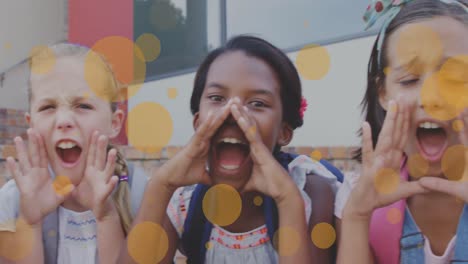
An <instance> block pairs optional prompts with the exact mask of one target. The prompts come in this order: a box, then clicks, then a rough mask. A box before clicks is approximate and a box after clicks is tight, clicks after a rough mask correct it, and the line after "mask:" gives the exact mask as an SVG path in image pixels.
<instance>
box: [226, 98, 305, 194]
mask: <svg viewBox="0 0 468 264" xmlns="http://www.w3.org/2000/svg"><path fill="white" fill-rule="evenodd" d="M231 112H232V115H233V117H234V119H235V120H236V121H237V123H238V124H239V127H240V128H241V129H242V131H243V132H244V134H245V137H246V138H247V140H248V142H249V145H250V155H251V157H252V161H253V168H252V175H251V177H250V179H249V181H248V182H247V183H246V185H245V187H244V190H243V191H259V192H261V193H263V194H266V195H268V196H270V197H272V198H273V199H274V200H275V201H276V202H277V203H281V202H282V201H284V200H285V199H287V198H288V197H290V196H291V195H297V196H298V197H300V192H299V190H298V188H297V187H296V185H295V184H294V181H293V180H292V179H291V177H290V176H289V175H288V172H287V171H285V170H284V168H283V167H282V166H281V165H280V164H279V163H278V161H277V160H276V159H275V158H274V157H273V155H272V153H271V150H270V149H268V148H267V147H266V146H265V144H263V142H262V139H261V137H260V134H259V133H258V130H257V125H256V122H255V120H254V119H253V117H252V116H251V115H250V114H249V112H248V109H247V108H246V107H245V106H241V105H240V104H238V103H234V104H233V105H232V106H231Z"/></svg>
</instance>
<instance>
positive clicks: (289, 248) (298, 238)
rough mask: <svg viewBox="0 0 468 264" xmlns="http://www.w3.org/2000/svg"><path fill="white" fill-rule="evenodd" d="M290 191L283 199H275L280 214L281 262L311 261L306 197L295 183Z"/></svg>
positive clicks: (279, 251)
mask: <svg viewBox="0 0 468 264" xmlns="http://www.w3.org/2000/svg"><path fill="white" fill-rule="evenodd" d="M288 193H289V194H288V195H287V196H286V197H285V198H283V199H275V201H276V204H277V206H278V214H279V230H280V232H279V242H278V243H279V247H278V248H279V249H278V253H279V263H281V264H284V263H311V260H312V252H311V250H310V249H311V240H310V236H309V234H310V233H309V232H308V227H307V223H306V220H305V219H306V216H305V210H304V199H303V198H302V196H301V194H300V192H299V190H298V189H297V187H296V186H295V185H294V188H291V189H290V191H288ZM281 230H283V231H284V232H281Z"/></svg>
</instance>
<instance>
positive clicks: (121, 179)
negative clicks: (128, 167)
mask: <svg viewBox="0 0 468 264" xmlns="http://www.w3.org/2000/svg"><path fill="white" fill-rule="evenodd" d="M123 181H124V182H128V175H121V176H120V177H119V183H120V182H123Z"/></svg>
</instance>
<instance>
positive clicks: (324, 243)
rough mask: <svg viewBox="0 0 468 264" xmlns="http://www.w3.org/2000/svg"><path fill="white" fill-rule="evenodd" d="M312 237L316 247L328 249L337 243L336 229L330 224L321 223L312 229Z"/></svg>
mask: <svg viewBox="0 0 468 264" xmlns="http://www.w3.org/2000/svg"><path fill="white" fill-rule="evenodd" d="M311 237H312V242H313V243H314V245H315V246H316V247H318V248H321V249H327V248H329V247H331V246H332V245H333V244H334V243H335V241H336V232H335V228H333V226H331V225H330V224H328V223H319V224H317V225H315V226H314V228H313V229H312V234H311Z"/></svg>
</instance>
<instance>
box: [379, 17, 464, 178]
mask: <svg viewBox="0 0 468 264" xmlns="http://www.w3.org/2000/svg"><path fill="white" fill-rule="evenodd" d="M405 31H406V33H405ZM418 32H430V34H426V33H425V34H426V35H425V36H426V37H425V38H427V39H420V40H419V44H417V45H416V46H415V48H414V49H413V50H411V49H412V48H413V47H411V45H412V44H414V43H418V41H415V42H411V41H408V42H407V43H405V41H404V39H405V37H402V36H404V35H405V34H406V35H412V34H413V35H414V34H416V35H417V34H418ZM405 44H406V46H405ZM428 45H430V46H429V48H428ZM387 46H388V50H387V58H388V62H389V65H388V66H389V68H388V69H387V71H388V73H387V78H386V80H385V89H384V92H382V93H381V94H380V102H381V104H382V106H383V107H384V108H386V107H387V103H388V101H389V100H391V99H397V98H398V95H400V96H403V98H405V99H407V100H410V101H411V102H414V103H415V105H416V107H415V108H414V111H413V112H412V113H411V117H412V119H411V125H410V134H409V138H408V143H407V144H406V148H405V152H406V154H407V155H408V156H409V157H411V156H413V155H417V154H419V155H421V156H422V157H423V158H424V159H425V160H427V161H428V162H429V165H430V166H429V171H428V173H427V174H426V175H430V176H442V175H443V174H442V169H441V159H442V157H443V154H444V153H445V150H447V148H448V147H450V146H453V145H456V144H460V141H459V137H458V133H457V132H456V131H455V130H454V129H453V125H452V124H453V121H454V117H455V116H456V114H454V113H456V112H457V111H454V109H455V104H456V102H455V101H456V100H452V101H447V100H441V99H442V98H446V97H443V95H444V94H448V95H451V96H452V97H453V96H455V97H459V96H467V91H466V85H467V81H466V80H467V79H466V78H467V76H468V60H467V59H466V58H467V57H464V59H463V60H453V59H450V60H449V62H447V61H448V59H449V58H458V59H460V58H463V57H462V56H466V55H468V27H467V26H466V25H464V24H462V23H460V22H458V21H457V20H455V19H452V18H449V17H438V18H432V19H428V20H422V21H420V22H417V23H413V24H407V25H404V26H402V27H401V28H399V29H398V30H397V31H395V32H394V33H392V34H391V35H390V36H389V39H388V45H387ZM408 51H410V52H408ZM405 52H406V53H405ZM441 69H443V70H441ZM447 70H448V71H447ZM463 85H464V87H465V88H464V92H463ZM455 88H456V89H455ZM460 88H462V90H460ZM449 89H455V90H457V89H458V91H461V93H460V94H459V95H455V94H454V91H455V90H449ZM425 122H431V123H430V126H428V124H429V123H425ZM458 158H459V159H460V160H457V159H458ZM451 159H452V162H454V164H462V161H463V157H456V156H454V157H451Z"/></svg>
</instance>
